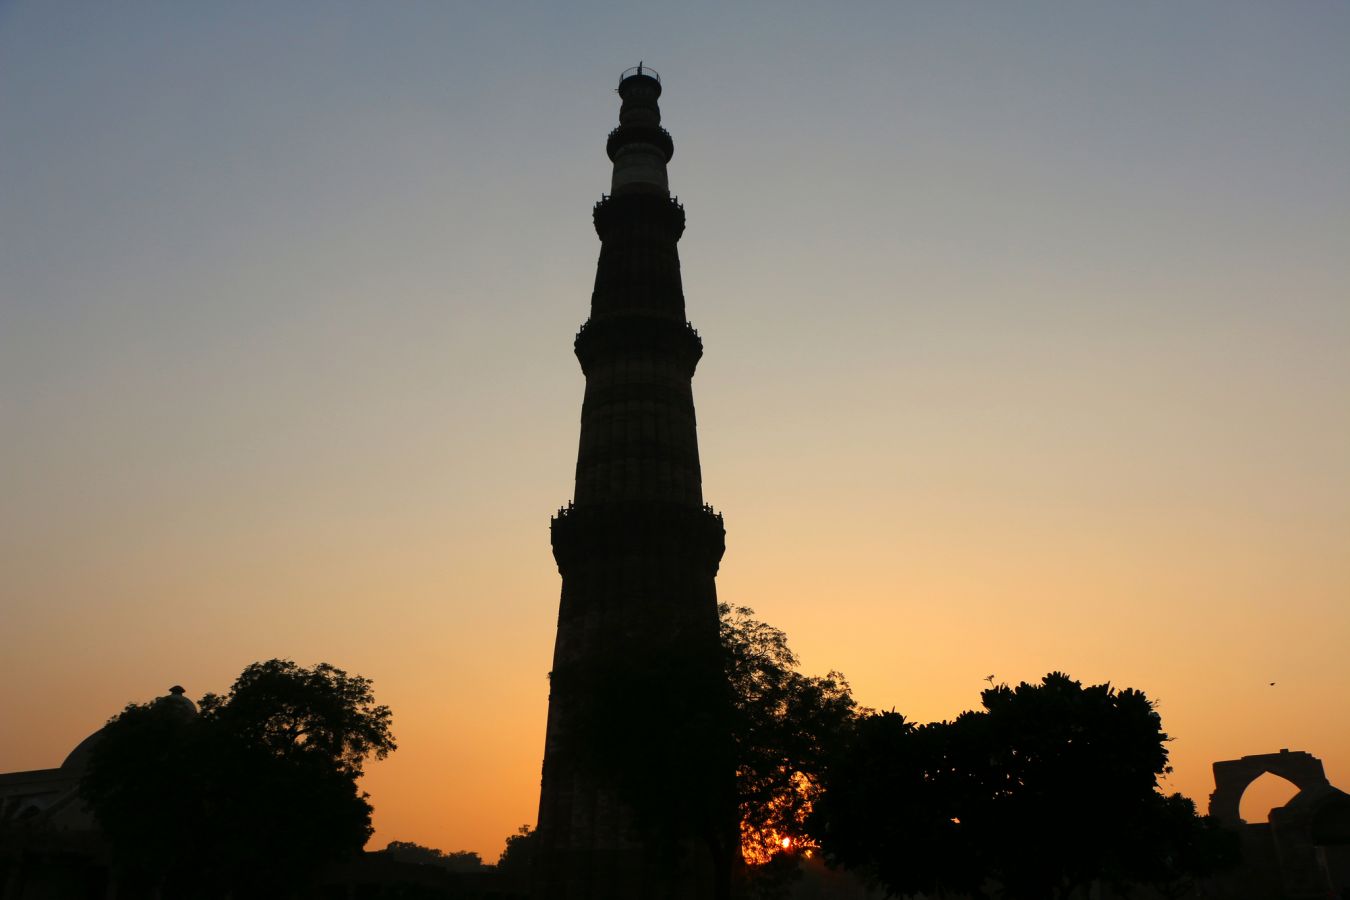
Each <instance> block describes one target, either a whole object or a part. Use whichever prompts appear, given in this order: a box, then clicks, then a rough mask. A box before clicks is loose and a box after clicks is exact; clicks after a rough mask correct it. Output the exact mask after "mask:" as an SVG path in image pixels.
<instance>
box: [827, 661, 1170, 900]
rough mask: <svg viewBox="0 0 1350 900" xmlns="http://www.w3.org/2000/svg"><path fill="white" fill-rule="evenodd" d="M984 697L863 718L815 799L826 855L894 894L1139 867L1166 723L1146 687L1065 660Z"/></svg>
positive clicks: (1065, 886) (975, 891)
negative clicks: (952, 713) (1076, 671)
mask: <svg viewBox="0 0 1350 900" xmlns="http://www.w3.org/2000/svg"><path fill="white" fill-rule="evenodd" d="M982 700H983V706H984V709H982V710H979V711H975V712H967V713H963V714H962V715H960V716H958V717H957V718H956V719H955V720H954V721H952V722H943V723H938V724H934V725H928V726H923V727H917V728H916V727H914V726H913V725H911V724H910V723H907V722H905V721H904V720H903V718H902V717H899V716H896V715H894V714H885V715H881V716H875V717H871V718H869V719H867V720H865V721H863V722H861V723H859V726H858V727H857V729H856V730H855V732H854V738H853V739H852V740H851V742H850V743H849V745H848V747H847V749H846V750H845V751H844V752H842V753H841V754H840V756H839V757H838V758H837V759H836V761H835V762H834V763H833V764H832V765H831V766H830V767H829V768H828V769H827V771H826V775H825V778H824V781H823V784H824V795H823V797H821V798H820V799H819V800H818V801H817V803H816V806H815V810H814V814H813V817H812V819H811V823H810V824H811V826H812V827H813V828H815V829H816V832H817V836H818V837H819V838H820V841H821V845H822V847H823V848H824V850H825V852H826V855H827V859H829V860H831V861H832V862H835V863H837V864H843V865H845V866H848V867H850V868H853V869H856V870H859V871H862V872H864V873H866V874H868V875H870V876H871V877H872V878H873V879H874V880H875V881H877V882H879V883H880V884H882V885H883V886H885V887H886V888H887V890H889V891H891V892H893V893H896V894H906V893H913V892H916V891H923V892H925V893H933V894H938V895H941V894H943V893H944V892H945V893H962V892H964V893H968V894H970V895H972V896H983V889H984V886H985V885H986V884H989V883H994V884H997V885H998V886H999V890H1000V893H1001V895H1002V896H1004V897H1008V898H1017V900H1032V898H1036V900H1043V898H1048V897H1067V896H1068V895H1069V894H1071V893H1072V892H1073V891H1074V890H1076V889H1078V888H1080V887H1084V886H1086V885H1088V884H1089V883H1090V882H1092V881H1093V880H1094V879H1098V878H1111V879H1124V878H1126V877H1128V876H1130V875H1132V874H1133V873H1137V872H1139V871H1141V870H1142V869H1143V868H1145V866H1143V865H1142V863H1143V862H1144V861H1145V860H1144V859H1142V858H1141V857H1140V855H1141V854H1143V855H1144V856H1148V855H1149V854H1157V853H1158V852H1159V850H1158V848H1157V847H1152V848H1150V847H1148V846H1145V845H1142V844H1140V843H1138V842H1132V841H1131V838H1132V837H1133V836H1134V835H1136V834H1137V833H1138V832H1137V830H1138V829H1139V828H1140V827H1142V826H1143V823H1145V822H1147V821H1148V820H1149V816H1150V814H1151V810H1153V808H1154V806H1155V805H1156V803H1157V802H1158V798H1159V795H1158V793H1157V778H1158V776H1159V775H1161V774H1163V773H1164V772H1166V771H1168V767H1167V747H1166V741H1167V735H1166V734H1164V733H1163V731H1162V723H1161V720H1160V719H1159V717H1158V715H1157V713H1156V712H1155V711H1154V709H1153V705H1152V704H1151V703H1150V702H1149V701H1148V698H1147V697H1145V696H1144V695H1143V694H1142V693H1140V692H1138V691H1134V690H1123V691H1117V690H1115V689H1113V688H1112V687H1111V686H1110V685H1105V684H1103V685H1094V686H1091V687H1087V688H1084V687H1083V686H1082V685H1081V684H1080V683H1079V682H1077V681H1074V680H1072V679H1070V678H1069V677H1068V676H1066V675H1063V674H1061V673H1051V674H1050V675H1047V676H1046V677H1045V678H1044V679H1043V680H1042V682H1041V683H1040V684H1038V685H1031V684H1026V683H1023V684H1021V685H1018V687H1016V688H1009V687H1007V686H1006V685H1000V686H997V687H992V688H990V689H988V690H986V691H984V692H983V694H982Z"/></svg>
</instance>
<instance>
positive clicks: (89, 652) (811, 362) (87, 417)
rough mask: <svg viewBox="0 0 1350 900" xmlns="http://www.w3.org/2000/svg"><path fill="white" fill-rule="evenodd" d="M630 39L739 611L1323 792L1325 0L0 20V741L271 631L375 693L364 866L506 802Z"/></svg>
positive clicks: (1335, 757)
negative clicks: (1275, 764)
mask: <svg viewBox="0 0 1350 900" xmlns="http://www.w3.org/2000/svg"><path fill="white" fill-rule="evenodd" d="M639 59H644V60H645V61H646V62H647V63H649V64H650V65H652V66H654V67H655V68H656V69H657V70H659V71H660V72H661V74H662V76H663V79H664V82H665V87H666V93H665V95H664V96H663V98H662V108H663V112H664V114H665V124H666V125H667V127H668V128H669V129H670V130H671V132H672V133H673V135H674V138H675V145H676V153H675V158H674V160H673V161H672V164H671V184H672V188H673V190H674V191H675V192H676V193H677V194H679V196H680V198H681V200H682V201H683V202H684V203H685V205H686V209H687V213H688V231H687V232H686V235H685V238H684V240H683V241H682V243H681V255H682V260H683V264H684V277H685V292H686V297H687V301H688V309H689V314H690V317H691V318H692V320H693V322H694V324H695V325H696V326H697V327H698V328H699V330H700V332H701V333H702V335H703V338H704V342H705V348H706V352H705V356H704V361H703V363H702V365H701V366H700V369H699V373H698V375H697V377H696V379H695V382H694V387H695V397H696V400H697V403H698V412H699V417H700V426H701V427H700V440H701V447H702V456H703V471H704V489H705V496H707V497H708V498H709V500H710V501H711V502H712V503H714V504H715V505H716V506H717V507H718V508H719V509H720V510H722V511H723V512H724V513H725V514H726V522H727V531H728V537H727V545H728V549H727V554H726V558H725V560H724V563H723V567H722V573H721V576H720V578H719V589H720V593H721V596H722V598H723V599H724V600H727V601H730V602H733V603H737V604H742V605H748V606H751V607H754V608H755V609H756V610H757V612H758V613H759V615H760V617H761V618H763V619H765V620H767V621H769V622H771V623H773V624H775V625H777V626H779V627H781V628H783V629H784V630H785V631H786V632H787V633H788V635H789V636H790V638H791V640H792V643H793V645H794V647H795V648H796V649H797V650H798V652H799V654H800V656H801V657H802V660H803V663H804V667H805V668H806V670H807V671H811V672H823V671H824V670H826V669H830V668H837V669H840V670H842V671H844V673H845V674H846V675H847V676H848V677H849V678H850V680H851V682H852V684H853V687H854V690H855V694H856V696H857V697H858V699H859V700H860V701H861V702H862V703H864V704H868V705H871V706H874V707H879V708H887V709H889V708H891V707H895V708H896V709H898V710H899V711H901V712H904V713H905V714H906V715H908V716H910V717H911V718H914V719H917V720H920V721H928V720H934V719H942V718H948V717H951V716H953V715H955V714H956V713H958V712H960V711H961V710H963V709H967V708H970V707H972V706H975V705H976V704H977V703H978V693H979V690H980V688H981V687H983V686H984V682H983V680H982V679H983V678H984V676H985V675H987V674H990V673H993V674H995V675H996V676H997V677H998V678H999V679H1000V680H1006V681H1010V682H1016V681H1019V680H1022V679H1031V680H1034V679H1036V678H1038V677H1039V676H1040V675H1042V674H1044V673H1045V672H1047V671H1049V670H1052V669H1062V670H1064V671H1067V672H1069V673H1070V674H1072V675H1073V676H1075V677H1077V678H1079V679H1082V680H1084V681H1088V682H1099V681H1104V680H1110V681H1111V682H1112V683H1114V684H1117V685H1120V686H1133V687H1138V688H1140V689H1143V690H1144V691H1146V692H1147V693H1148V694H1149V695H1150V696H1153V697H1155V698H1157V699H1158V700H1159V701H1160V707H1159V710H1160V712H1161V714H1162V716H1163V720H1164V724H1165V727H1166V729H1167V731H1168V732H1169V733H1171V734H1172V735H1174V736H1175V738H1176V740H1175V741H1174V743H1173V744H1172V745H1171V749H1172V754H1173V761H1174V764H1175V767H1176V771H1175V773H1174V774H1173V775H1172V776H1171V778H1170V779H1169V781H1168V782H1167V786H1168V787H1170V788H1172V789H1177V790H1181V791H1183V792H1185V793H1187V794H1188V795H1190V796H1191V797H1193V798H1195V799H1197V800H1198V801H1200V802H1201V803H1202V804H1203V802H1204V800H1205V798H1206V796H1207V794H1208V792H1209V791H1210V790H1211V789H1212V781H1211V776H1210V771H1209V764H1210V763H1211V762H1212V761H1213V760H1216V759H1225V758H1231V757H1235V756H1240V755H1244V754H1249V753H1261V752H1270V751H1274V750H1278V749H1279V748H1281V747H1289V748H1292V749H1302V750H1307V751H1310V752H1312V753H1314V754H1317V755H1320V756H1322V757H1323V759H1324V760H1325V761H1326V764H1327V770H1328V774H1329V775H1330V776H1331V778H1332V781H1333V782H1334V783H1339V784H1340V786H1341V787H1343V788H1350V717H1347V706H1348V704H1347V697H1350V665H1347V658H1348V656H1350V653H1348V651H1347V646H1350V352H1347V351H1348V348H1350V300H1348V296H1347V295H1348V293H1350V291H1347V286H1348V285H1350V164H1348V163H1350V6H1347V5H1346V4H1344V3H1340V2H1295V3H1250V2H1239V0H1222V2H1192V3H1181V4H1179V3H1174V2H1140V3H1129V4H1123V3H1115V4H1111V3H1081V2H1067V0H1066V2H1062V3H1041V2H1021V3H1016V4H1013V3H974V2H950V3H947V2H944V3H936V2H924V3H919V2H909V3H890V2H887V3H854V4H847V5H844V6H842V7H841V6H839V5H832V4H823V3H792V2H775V3H759V4H726V3H720V2H719V3H679V4H676V3H666V4H659V5H658V4H643V3H623V4H619V3H599V2H590V3H552V2H539V3H524V2H512V3H486V2H484V3H473V4H471V3H448V2H446V3H430V2H427V3H415V2H400V3H380V4H373V3H356V2H351V3H342V2H322V3H320V2H284V3H281V2H232V3H229V4H219V3H217V4H181V3H173V2H148V0H146V2H129V3H117V4H109V3H98V2H86V3H66V2H61V0H43V2H12V0H11V2H3V3H0V304H2V308H0V433H3V441H2V442H0V639H2V640H3V643H4V654H3V675H4V677H3V678H0V771H10V770H14V769H27V768H41V767H47V766H54V765H57V764H59V763H60V761H61V759H62V758H63V756H64V755H65V753H66V752H67V751H68V750H69V749H70V748H71V747H73V746H74V745H75V744H76V743H77V742H78V741H79V740H80V739H81V738H83V737H84V736H85V735H86V734H88V733H89V732H91V731H93V730H94V729H96V728H97V727H98V726H99V725H100V724H101V723H102V722H103V721H104V720H105V719H106V718H107V717H108V716H109V715H111V714H113V713H115V712H116V711H117V710H119V709H120V708H121V707H122V706H123V705H124V704H125V703H127V702H128V701H131V700H137V701H144V700H148V699H150V698H152V697H154V696H156V695H159V694H162V693H164V691H165V689H166V688H168V687H169V686H170V685H172V684H174V683H181V684H183V685H185V686H186V687H187V689H188V693H189V695H191V696H199V695H200V694H202V693H204V692H206V691H208V690H223V689H224V688H226V687H228V685H229V683H230V681H231V680H232V679H233V677H234V676H235V675H237V674H238V672H239V671H240V670H241V669H242V668H243V667H244V666H245V665H246V664H248V663H249V662H252V661H254V660H259V659H265V658H269V657H272V656H286V657H290V658H294V659H295V660H297V661H299V662H301V663H304V664H312V663H314V662H318V661H320V660H326V661H329V662H332V663H334V664H336V665H339V666H341V667H343V668H346V669H348V670H349V671H353V672H359V673H361V674H364V675H366V676H369V677H371V678H373V679H374V681H375V686H376V693H377V695H378V697H379V698H380V700H382V701H383V702H386V703H388V704H390V705H391V706H392V707H393V709H394V713H395V720H394V722H395V732H396V734H397V737H398V739H399V743H400V745H401V747H400V749H399V750H398V752H397V753H395V754H394V755H393V756H392V757H391V758H390V759H389V760H388V761H386V762H384V763H380V764H377V765H375V766H373V768H372V771H371V773H370V774H369V776H368V777H367V779H366V787H367V789H368V790H369V791H370V792H371V794H372V799H373V802H374V804H375V807H376V818H375V822H376V827H377V834H376V837H375V839H374V841H373V842H372V846H373V847H375V846H383V844H384V843H385V842H386V841H388V840H391V839H402V840H415V841H419V842H422V843H426V844H430V845H433V846H438V847H442V848H445V849H471V850H477V851H479V852H481V853H483V854H484V855H485V856H486V857H488V858H490V859H491V858H495V856H496V854H497V852H498V851H499V850H500V847H501V844H502V840H503V838H504V837H505V836H506V835H507V834H509V833H510V832H512V831H513V830H514V829H515V827H516V826H518V825H519V824H521V823H526V822H528V823H530V824H533V822H534V818H535V812H536V804H537V799H538V796H537V792H538V779H539V765H540V759H541V754H542V747H543V729H544V715H545V710H546V704H547V690H548V684H547V680H546V673H547V671H548V669H549V665H550V661H551V654H552V638H553V629H554V622H555V618H556V613H557V598H558V587H559V579H558V575H557V570H556V568H555V567H554V565H553V561H552V557H551V555H550V552H549V546H548V517H549V514H550V512H551V511H552V510H554V509H556V507H557V506H559V505H560V504H562V503H564V502H566V500H567V499H568V498H569V496H570V492H571V487H572V477H573V467H574V464H575V459H576V442H577V433H578V431H577V429H578V416H579V412H580V404H581V395H582V387H583V380H582V376H581V373H580V370H579V369H578V367H577V364H576V361H575V359H574V358H573V356H572V352H571V341H572V337H573V334H574V332H575V330H576V328H577V326H578V325H579V324H580V323H581V322H582V321H583V320H584V319H585V317H586V314H587V305H588V300H589V294H590V288H591V282H592V279H593V277H594V267H595V259H596V255H597V252H598V247H599V245H598V242H597V241H596V238H595V236H594V233H593V231H592V230H591V226H590V209H591V205H592V203H593V202H594V201H595V200H597V199H598V198H599V195H600V193H601V192H602V191H604V190H607V188H608V178H609V162H608V160H607V159H606V157H605V154H604V139H605V135H606V134H607V133H608V131H609V130H610V129H611V128H612V127H614V126H615V125H616V124H617V117H618V100H617V97H616V96H615V95H614V93H613V87H614V86H615V84H616V83H617V80H618V75H619V72H620V71H621V70H622V69H624V68H625V67H627V66H630V65H633V64H635V63H636V62H637V61H638V60H639ZM1271 681H1275V682H1277V684H1276V686H1274V687H1270V686H1269V685H1268V682H1271ZM1263 796H1264V795H1263ZM1267 806H1268V804H1267ZM1248 808H1250V804H1249V805H1248V807H1244V809H1248ZM1262 817H1263V814H1262Z"/></svg>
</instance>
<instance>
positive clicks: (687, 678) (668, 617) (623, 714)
mask: <svg viewBox="0 0 1350 900" xmlns="http://www.w3.org/2000/svg"><path fill="white" fill-rule="evenodd" d="M619 95H620V97H621V98H622V106H621V109H620V112H619V122H620V124H619V127H618V128H617V129H615V130H614V131H613V132H612V133H611V134H610V136H609V141H608V145H607V151H608V154H609V157H610V159H611V160H612V161H613V163H614V175H613V181H612V185H611V190H610V194H609V195H608V196H606V197H604V198H603V199H602V200H601V201H600V202H599V203H598V204H596V206H595V229H596V232H597V234H598V235H599V237H600V241H601V249H600V259H599V263H598V265H597V269H596V276H595V290H594V292H593V293H592V295H591V315H590V319H589V320H588V321H587V322H586V323H585V324H584V325H583V326H582V328H581V330H580V331H579V332H578V333H577V337H576V354H577V358H578V360H579V361H580V363H581V368H582V371H583V373H584V374H585V376H586V394H585V400H584V401H583V404H582V410H581V441H580V448H579V451H578V454H577V471H576V493H575V497H574V501H573V503H571V504H569V505H568V506H567V507H566V508H565V509H563V510H560V511H559V514H558V516H557V517H555V518H554V519H553V522H552V543H553V553H554V557H555V559H556V560H557V563H558V570H559V572H560V573H561V574H562V598H561V602H560V605H559V612H558V635H557V642H556V645H555V648H554V657H553V671H552V673H551V676H550V694H549V714H548V726H547V736H546V739H545V751H544V765H543V779H542V786H541V792H540V802H539V829H538V837H537V840H538V845H537V848H538V849H537V851H536V859H535V867H534V875H533V895H534V897H536V898H539V900H545V898H547V900H563V898H565V900H581V898H586V900H599V898H614V900H619V898H622V900H633V898H651V900H656V898H681V900H683V898H710V897H714V896H719V895H721V894H722V890H720V889H718V884H719V883H720V881H724V880H725V878H724V876H725V871H724V866H722V865H721V864H720V862H722V861H724V860H719V858H718V850H717V848H716V847H715V846H714V845H716V844H717V842H718V841H719V840H721V839H722V838H724V837H725V836H726V835H725V832H721V831H719V829H720V828H721V826H722V825H723V824H725V823H727V822H731V823H732V824H733V828H734V818H733V817H732V809H733V807H732V801H731V793H730V791H729V790H728V788H729V785H730V784H731V782H730V777H731V773H730V772H726V773H717V772H712V773H710V775H709V777H707V778H705V779H703V780H700V777H701V776H698V775H695V776H693V779H692V781H691V780H690V778H689V777H686V775H687V773H680V774H681V779H683V780H679V779H672V780H671V781H670V786H671V787H673V786H674V785H676V784H679V785H680V787H679V792H680V793H682V794H684V796H681V797H671V798H669V800H668V801H664V802H663V801H661V800H660V799H659V798H660V792H661V791H662V790H666V789H667V785H665V784H663V783H661V781H660V779H659V778H650V779H645V778H644V777H642V776H641V775H640V773H641V771H642V769H641V767H642V764H643V761H644V756H650V757H651V758H652V759H658V758H665V757H663V754H665V755H667V756H668V755H669V754H670V753H671V752H672V747H679V746H680V741H681V740H692V738H689V735H691V734H694V733H695V732H696V731H697V729H691V728H690V726H689V725H688V722H685V721H670V722H668V723H665V724H661V723H662V722H664V720H662V719H661V718H660V716H661V715H667V716H669V717H671V718H684V719H691V718H692V719H700V717H703V719H711V720H716V712H717V710H718V709H719V708H720V707H719V704H723V703H725V701H726V695H725V681H724V678H723V676H722V670H721V658H720V651H719V645H718V623H717V594H716V588H715V586H714V577H715V576H716V574H717V567H718V564H719V561H720V560H721V556H722V551H723V546H724V532H723V528H722V521H721V517H720V516H718V515H717V514H715V513H714V512H713V511H712V509H711V508H710V507H706V506H704V503H703V495H702V486H701V478H700V472H699V457H698V438H697V434H696V427H695V421H694V401H693V393H692V389H691V380H692V378H693V374H694V367H695V366H696V365H697V364H698V360H699V358H700V356H701V355H702V352H703V347H702V343H701V341H700V340H699V337H698V334H697V333H696V332H695V331H694V330H693V328H692V327H691V326H690V325H689V324H688V322H686V321H685V311H684V294H683V290H682V288H681V283H680V259H679V254H678V252H677V250H676V243H677V242H678V241H679V239H680V235H681V234H682V233H683V231H684V210H683V208H682V207H681V206H680V205H679V204H678V203H677V202H675V201H674V200H673V199H672V198H671V196H670V193H669V189H668V187H667V180H666V164H667V162H669V160H670V158H671V156H672V154H673V153H674V146H673V144H672V142H671V138H670V135H669V134H668V133H667V132H666V131H665V130H664V129H663V128H661V124H660V123H661V113H660V109H659V108H658V106H657V99H658V98H659V97H660V95H661V84H660V81H659V79H658V78H657V77H656V76H655V73H653V72H651V71H650V70H646V69H642V68H641V67H639V68H638V69H637V70H629V71H628V72H625V73H624V77H623V78H622V79H621V81H620V84H619ZM672 698H674V699H672ZM662 705H665V706H666V707H669V708H668V709H666V710H661V709H656V710H655V711H656V713H657V716H656V717H655V718H653V715H652V712H653V709H652V707H660V706H662ZM705 713H706V715H705ZM700 721H702V719H700ZM605 729H609V730H608V731H606V730H605ZM663 729H665V730H664V731H663ZM597 735H599V736H600V737H601V739H602V743H601V745H599V746H597V743H596V740H597ZM606 735H610V736H612V739H610V738H606V737H605V736H606ZM698 740H699V741H701V742H702V743H705V744H706V743H707V741H708V740H709V733H708V732H707V731H706V729H705V731H704V732H702V737H701V738H698ZM711 740H712V741H713V742H714V743H715V742H716V740H717V735H716V734H715V733H713V734H712V736H711ZM620 744H621V745H622V748H620V747H619V745H620ZM689 749H690V756H689V760H690V767H695V761H694V758H693V757H694V756H695V755H698V754H700V753H703V752H704V751H706V749H707V748H706V747H691V748H689ZM674 752H675V753H676V755H677V756H679V755H680V754H683V753H684V751H683V750H676V751H674ZM612 753H619V754H621V755H619V756H614V755H610V754H612ZM699 759H701V760H705V761H706V753H705V755H704V756H700V757H699ZM703 764H704V763H698V765H703ZM705 768H706V766H705ZM713 768H715V766H714V767H713ZM722 774H725V775H726V778H723V777H721V775H722ZM654 798H655V800H656V802H653V800H654ZM699 821H701V822H702V824H701V825H699V824H691V823H697V822H699ZM695 832H697V833H695ZM723 843H725V842H723ZM721 849H722V851H725V850H726V847H722V848H721Z"/></svg>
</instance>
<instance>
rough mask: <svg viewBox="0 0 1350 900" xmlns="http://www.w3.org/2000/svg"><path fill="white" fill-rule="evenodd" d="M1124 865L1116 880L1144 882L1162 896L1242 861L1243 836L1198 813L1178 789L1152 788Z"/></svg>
mask: <svg viewBox="0 0 1350 900" xmlns="http://www.w3.org/2000/svg"><path fill="white" fill-rule="evenodd" d="M1124 856H1125V860H1124V862H1125V868H1124V869H1123V871H1121V872H1120V873H1118V874H1117V876H1116V878H1115V879H1114V880H1116V881H1118V882H1125V883H1127V884H1128V883H1137V884H1144V885H1148V886H1149V887H1151V888H1153V889H1154V890H1155V891H1157V893H1158V894H1159V895H1160V896H1162V897H1164V898H1166V900H1177V898H1181V897H1185V896H1186V895H1187V894H1190V893H1191V892H1192V891H1194V890H1195V887H1196V882H1197V881H1199V880H1200V879H1202V878H1205V877H1208V876H1210V875H1214V874H1216V873H1218V872H1221V871H1224V870H1226V869H1231V868H1233V867H1234V866H1236V865H1237V864H1238V863H1239V862H1241V860H1242V841H1241V838H1240V837H1239V835H1238V833H1237V832H1236V831H1233V830H1231V829H1228V828H1224V827H1223V826H1222V825H1220V824H1219V823H1218V821H1217V820H1216V819H1214V817H1212V816H1201V815H1198V814H1197V813H1196V809H1195V802H1194V801H1193V800H1191V799H1190V798H1189V797H1183V796H1182V795H1181V794H1171V795H1168V796H1164V795H1162V794H1160V793H1155V794H1154V795H1153V796H1152V797H1151V798H1150V802H1149V803H1148V804H1147V805H1146V806H1145V807H1144V809H1143V810H1142V815H1141V820H1140V821H1139V822H1138V823H1137V824H1136V826H1135V827H1134V828H1133V829H1131V833H1130V835H1129V836H1128V838H1127V839H1126V841H1125V851H1124Z"/></svg>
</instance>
